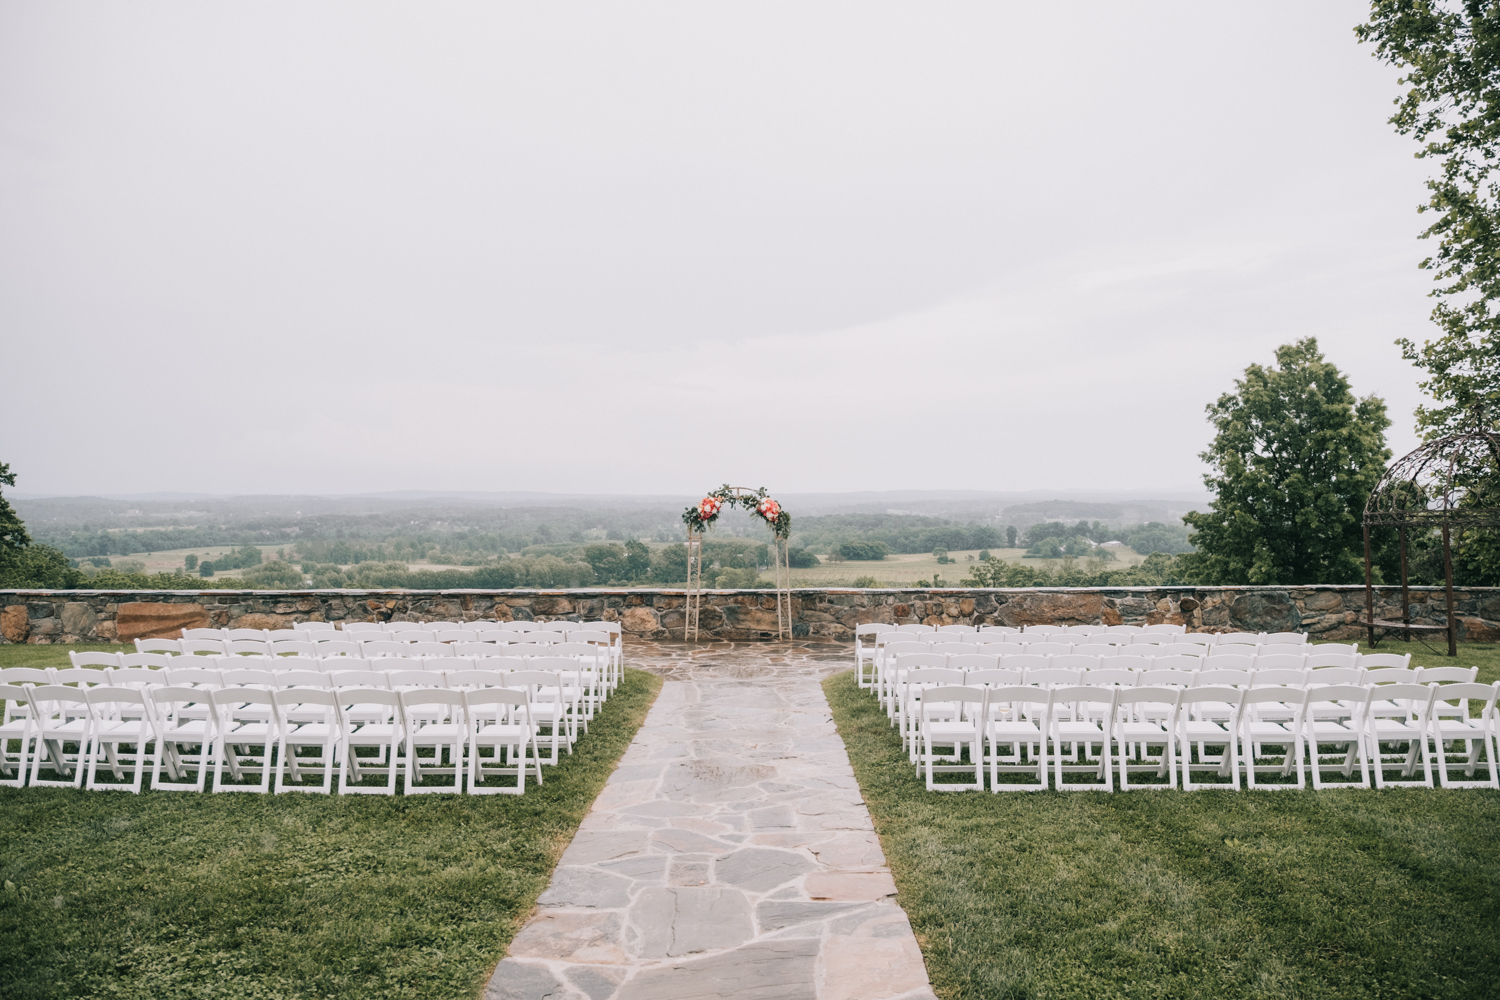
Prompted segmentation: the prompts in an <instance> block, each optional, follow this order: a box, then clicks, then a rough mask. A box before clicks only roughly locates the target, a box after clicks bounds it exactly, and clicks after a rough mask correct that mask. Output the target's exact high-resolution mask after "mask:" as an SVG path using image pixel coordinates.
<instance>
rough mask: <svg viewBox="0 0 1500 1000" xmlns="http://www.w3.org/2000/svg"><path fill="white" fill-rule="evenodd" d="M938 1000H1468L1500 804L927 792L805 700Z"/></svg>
mask: <svg viewBox="0 0 1500 1000" xmlns="http://www.w3.org/2000/svg"><path fill="white" fill-rule="evenodd" d="M823 687H824V692H825V693H826V695H827V698H828V704H829V707H830V708H831V710H832V712H833V717H834V721H835V724H836V725H837V727H838V731H839V735H840V736H841V737H842V738H843V740H844V744H845V746H846V748H847V749H848V753H849V759H850V762H851V763H852V764H853V767H854V773H855V776H856V778H857V779H858V781H859V785H860V790H861V792H862V794H863V796H864V799H865V803H866V805H867V807H868V808H869V810H870V816H871V818H872V819H873V821H874V824H875V829H876V832H877V833H878V834H879V836H880V841H881V846H882V848H883V849H884V851H885V856H886V861H887V863H888V864H889V865H890V867H891V870H892V872H893V874H894V875H895V880H896V886H897V889H898V896H897V899H898V900H899V902H900V903H901V905H902V906H903V907H904V908H905V910H906V913H907V915H908V917H909V918H910V919H911V923H912V928H913V930H915V932H916V935H917V940H918V942H919V943H920V945H921V947H922V953H923V956H924V958H925V959H926V962H927V971H928V974H929V976H930V977H931V981H932V984H933V987H934V989H935V990H936V991H937V993H938V996H939V997H941V998H943V1000H992V998H1023V997H1024V998H1043V997H1046V998H1064V997H1079V998H1083V997H1088V998H1091V1000H1093V998H1103V997H1122V998H1161V997H1173V998H1178V997H1200V998H1212V1000H1232V998H1242V997H1243V998H1252V997H1253V998H1261V997H1293V996H1295V997H1299V998H1327V997H1341V998H1342V997H1380V998H1387V997H1389V998H1406V997H1411V998H1416V997H1440V998H1445V1000H1446V998H1460V997H1464V998H1467V997H1481V996H1493V995H1494V992H1493V991H1494V990H1495V989H1496V988H1497V984H1500V932H1497V931H1496V927H1497V926H1500V836H1497V833H1500V793H1495V792H1491V791H1482V790H1456V791H1445V790H1433V791H1427V790H1425V789H1422V790H1412V789H1400V790H1396V789H1391V790H1386V791H1379V792H1377V791H1364V790H1343V789H1336V790H1326V791H1320V792H1312V791H1307V792H1287V791H1281V792H1249V791H1241V792H1218V791H1206V792H1181V791H1134V792H1115V793H1106V792H1052V791H1048V792H1026V793H1021V792H1015V793H1001V794H999V795H996V794H993V793H991V792H989V791H985V792H928V791H927V790H926V789H925V787H924V786H923V784H922V783H921V782H919V781H918V779H917V778H916V775H915V769H914V768H913V767H911V766H910V765H909V764H907V762H906V756H905V754H904V752H903V751H902V748H901V741H900V738H899V737H898V736H897V735H896V734H895V733H894V731H893V730H892V729H891V728H890V727H889V725H888V724H887V721H886V717H885V714H884V712H882V711H881V710H880V708H879V706H878V704H877V703H876V701H875V699H874V698H873V697H872V696H871V695H870V694H869V693H868V692H865V691H860V690H859V688H858V687H857V685H856V684H855V679H854V674H853V673H852V672H846V673H841V674H835V675H833V676H831V677H829V678H828V679H826V680H825V681H824V682H823Z"/></svg>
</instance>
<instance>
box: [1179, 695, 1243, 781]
mask: <svg viewBox="0 0 1500 1000" xmlns="http://www.w3.org/2000/svg"><path fill="white" fill-rule="evenodd" d="M1243 693H1244V692H1243V691H1242V690H1241V689H1240V688H1235V687H1227V686H1221V685H1208V686H1206V687H1192V688H1184V689H1183V690H1181V691H1179V692H1177V702H1176V705H1175V706H1174V707H1173V711H1172V716H1173V719H1172V723H1171V726H1170V728H1171V730H1172V737H1173V742H1174V743H1175V744H1176V745H1175V747H1174V749H1173V752H1174V753H1176V754H1177V765H1176V766H1177V771H1178V773H1180V774H1181V775H1182V789H1183V791H1185V792H1195V791H1199V790H1200V789H1204V788H1225V787H1228V788H1233V789H1234V790H1236V791H1238V790H1239V787H1240V774H1239V769H1238V768H1237V767H1236V766H1235V739H1234V734H1233V733H1231V732H1230V731H1229V729H1228V727H1227V726H1225V725H1221V724H1220V723H1219V722H1218V721H1216V720H1215V719H1214V718H1212V717H1211V716H1212V715H1217V714H1219V713H1220V712H1221V711H1222V710H1223V709H1224V708H1225V707H1226V706H1227V708H1228V709H1229V712H1230V716H1229V717H1230V718H1231V719H1232V718H1233V713H1234V712H1235V711H1237V710H1238V708H1239V703H1240V696H1241V695H1242V694H1243ZM1227 721H1228V720H1227V719H1226V722H1227ZM1195 745H1196V746H1197V747H1198V753H1197V759H1196V760H1195V759H1194V754H1193V747H1194V746H1195ZM1211 746H1221V747H1223V748H1224V749H1223V751H1222V752H1221V753H1220V754H1219V756H1218V757H1217V758H1216V757H1213V756H1212V755H1210V754H1209V753H1208V752H1207V751H1208V748H1209V747H1211ZM1195 771H1212V772H1213V773H1215V774H1216V775H1218V776H1219V777H1221V778H1228V779H1229V781H1228V783H1227V785H1226V784H1221V783H1216V782H1205V781H1194V780H1193V772H1195Z"/></svg>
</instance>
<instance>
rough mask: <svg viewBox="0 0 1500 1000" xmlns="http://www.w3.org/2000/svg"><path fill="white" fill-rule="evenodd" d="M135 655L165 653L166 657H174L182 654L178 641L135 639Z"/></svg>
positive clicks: (180, 643)
mask: <svg viewBox="0 0 1500 1000" xmlns="http://www.w3.org/2000/svg"><path fill="white" fill-rule="evenodd" d="M135 651H136V652H137V653H166V654H167V655H168V656H176V655H177V654H179V653H181V652H182V642H181V641H180V640H178V639H137V640H136V641H135Z"/></svg>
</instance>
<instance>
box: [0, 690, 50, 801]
mask: <svg viewBox="0 0 1500 1000" xmlns="http://www.w3.org/2000/svg"><path fill="white" fill-rule="evenodd" d="M36 732H37V727H36V723H35V721H34V720H33V719H32V715H31V701H30V699H29V698H28V697H27V695H26V688H24V687H21V686H20V685H19V684H0V785H10V786H11V787H14V788H20V787H22V786H23V785H25V784H26V768H27V764H28V762H29V761H30V760H31V751H32V749H33V748H35V749H36V752H37V753H38V754H40V753H41V749H42V748H41V745H40V744H39V743H38V742H37V735H36ZM12 740H14V741H16V742H17V743H19V744H20V747H19V748H18V749H17V750H15V751H14V752H13V751H12V750H11V749H10V744H11V741H12Z"/></svg>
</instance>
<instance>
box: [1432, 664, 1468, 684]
mask: <svg viewBox="0 0 1500 1000" xmlns="http://www.w3.org/2000/svg"><path fill="white" fill-rule="evenodd" d="M1417 669H1418V670H1419V671H1420V673H1419V674H1418V675H1417V679H1418V681H1419V682H1420V683H1422V684H1434V683H1435V684H1472V683H1474V678H1476V677H1478V676H1479V668H1478V667H1419V668H1417Z"/></svg>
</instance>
